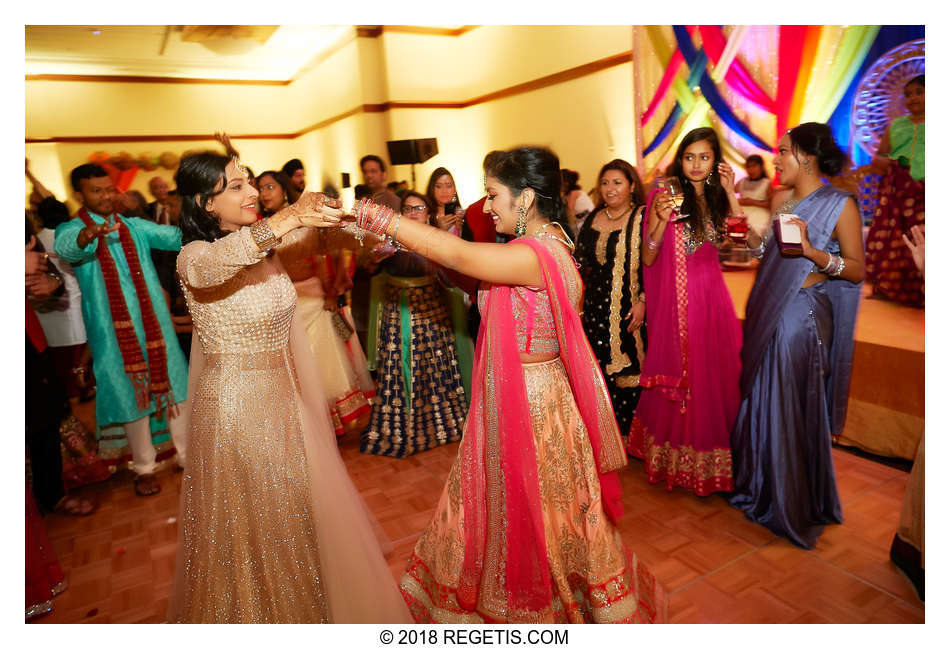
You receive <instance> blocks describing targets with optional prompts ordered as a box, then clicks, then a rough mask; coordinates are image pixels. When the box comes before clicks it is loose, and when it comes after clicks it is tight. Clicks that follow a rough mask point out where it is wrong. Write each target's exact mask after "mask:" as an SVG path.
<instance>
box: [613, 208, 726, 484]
mask: <svg viewBox="0 0 950 649" xmlns="http://www.w3.org/2000/svg"><path fill="white" fill-rule="evenodd" d="M647 210H648V211H649V207H648V208H647ZM706 225H707V227H706V229H705V231H704V232H703V233H695V236H691V231H690V228H689V226H688V225H687V224H686V223H683V222H680V223H674V224H672V225H670V226H669V227H668V229H667V232H666V236H665V237H664V239H663V244H662V248H661V249H660V253H659V256H658V257H657V259H656V261H655V262H654V263H653V265H652V266H646V267H644V284H645V286H646V302H647V328H648V329H647V330H648V331H649V332H650V347H649V348H648V349H647V354H646V358H645V360H644V363H643V374H642V376H641V378H640V385H641V386H642V387H643V393H642V396H641V397H640V403H639V405H638V407H637V414H636V416H635V417H634V420H633V424H632V426H631V428H630V435H629V436H628V438H627V452H628V453H630V454H631V455H634V456H636V457H639V458H641V459H643V461H644V465H645V469H646V472H647V475H648V476H649V480H650V482H651V483H658V482H663V483H665V484H666V487H667V489H668V490H670V491H672V489H673V487H674V486H679V487H686V488H687V489H692V490H693V491H694V492H695V493H696V494H697V495H699V496H706V495H708V494H710V493H712V492H714V491H732V487H733V481H732V454H731V450H730V447H729V437H730V434H731V432H732V425H733V423H735V418H736V413H737V412H738V409H739V374H740V371H741V364H740V361H739V352H740V350H741V348H742V331H741V329H740V327H739V320H738V318H737V317H736V313H735V307H734V306H733V304H732V298H731V297H730V296H729V291H728V290H727V288H726V283H725V281H724V280H723V276H722V271H721V270H720V268H719V255H718V251H717V249H716V247H715V245H714V241H715V239H716V233H715V230H713V228H712V224H711V223H710V222H709V221H708V220H707V221H706ZM645 228H646V220H644V231H645Z"/></svg>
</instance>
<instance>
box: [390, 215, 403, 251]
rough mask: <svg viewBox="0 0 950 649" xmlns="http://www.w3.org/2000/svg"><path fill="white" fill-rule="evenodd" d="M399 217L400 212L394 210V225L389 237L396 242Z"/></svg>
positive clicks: (400, 216)
mask: <svg viewBox="0 0 950 649" xmlns="http://www.w3.org/2000/svg"><path fill="white" fill-rule="evenodd" d="M401 218H402V212H396V225H394V226H393V233H392V235H390V237H389V238H390V240H391V241H392V242H393V243H396V233H397V232H399V220H400V219H401Z"/></svg>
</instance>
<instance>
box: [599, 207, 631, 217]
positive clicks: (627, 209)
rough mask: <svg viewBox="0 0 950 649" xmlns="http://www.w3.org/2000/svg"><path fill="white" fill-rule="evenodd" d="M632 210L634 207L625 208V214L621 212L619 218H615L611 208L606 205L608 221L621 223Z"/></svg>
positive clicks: (605, 211) (605, 210)
mask: <svg viewBox="0 0 950 649" xmlns="http://www.w3.org/2000/svg"><path fill="white" fill-rule="evenodd" d="M631 209H633V205H628V206H627V207H625V208H623V212H621V213H620V215H619V216H614V215H613V214H611V213H610V208H609V207H607V206H606V205H604V213H605V214H606V215H607V220H608V221H619V220H620V219H622V218H623V217H624V215H625V214H626V213H627V212H628V211H630V210H631Z"/></svg>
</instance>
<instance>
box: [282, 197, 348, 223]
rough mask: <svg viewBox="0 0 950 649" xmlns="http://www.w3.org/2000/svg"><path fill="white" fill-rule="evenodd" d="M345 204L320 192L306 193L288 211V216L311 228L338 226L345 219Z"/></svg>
mask: <svg viewBox="0 0 950 649" xmlns="http://www.w3.org/2000/svg"><path fill="white" fill-rule="evenodd" d="M342 208H343V202H342V201H340V199H338V198H330V197H329V196H327V195H325V194H321V193H319V192H304V193H303V194H302V195H301V196H300V198H299V199H297V202H295V203H294V204H293V205H291V206H290V207H288V208H287V209H286V213H287V214H286V216H287V217H288V218H292V219H295V220H296V222H297V223H298V224H299V225H302V226H306V227H311V228H327V227H332V226H337V225H339V224H340V221H341V219H342V218H343V209H342Z"/></svg>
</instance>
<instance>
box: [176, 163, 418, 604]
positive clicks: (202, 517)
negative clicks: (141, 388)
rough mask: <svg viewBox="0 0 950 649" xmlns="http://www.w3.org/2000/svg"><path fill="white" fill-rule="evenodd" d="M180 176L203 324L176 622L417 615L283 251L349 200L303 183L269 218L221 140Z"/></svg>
mask: <svg viewBox="0 0 950 649" xmlns="http://www.w3.org/2000/svg"><path fill="white" fill-rule="evenodd" d="M176 182H177V185H178V189H179V191H180V192H181V195H182V203H183V209H182V217H181V220H182V229H183V231H184V232H185V239H186V240H188V241H190V243H187V244H186V245H185V246H184V247H183V248H182V252H181V254H180V255H179V257H178V272H179V276H180V277H181V282H182V286H183V288H184V293H185V298H186V299H187V301H188V308H189V310H190V312H191V315H192V319H193V321H194V327H195V331H196V333H197V334H198V336H197V339H196V340H195V342H194V344H193V345H192V354H191V365H190V375H189V382H188V393H189V395H190V399H191V401H190V403H191V404H193V407H192V408H191V409H190V412H188V413H187V414H188V415H189V416H190V422H191V424H190V430H189V438H188V443H189V455H188V458H189V460H188V463H187V465H186V466H185V473H184V476H183V478H182V490H181V493H182V497H181V507H180V511H181V514H180V517H179V521H180V528H179V542H178V555H177V560H176V567H175V579H174V585H173V590H172V594H171V597H170V599H169V610H168V619H169V621H172V622H370V621H372V622H405V621H408V619H409V616H408V611H407V610H406V605H405V603H404V602H403V601H402V598H401V597H400V595H399V592H398V590H397V589H396V587H395V583H394V582H393V580H392V575H391V574H390V573H389V569H388V567H387V566H386V563H385V561H384V560H383V556H382V552H381V550H380V547H379V543H378V542H377V540H376V537H375V536H374V532H373V527H372V523H371V521H370V520H369V519H368V517H367V514H366V512H367V511H368V510H367V509H366V506H365V504H364V503H363V502H362V499H361V498H360V496H359V494H358V492H357V491H356V489H355V488H354V486H353V484H352V483H351V482H350V480H349V477H348V476H347V473H346V468H345V467H344V465H343V462H342V460H341V459H340V455H339V452H338V451H337V448H336V442H335V439H334V435H333V430H332V427H331V424H330V417H329V412H328V409H327V402H326V397H325V394H324V391H323V388H322V386H321V382H320V379H319V377H318V375H317V374H316V372H315V368H314V364H313V362H312V361H311V360H310V359H311V356H310V353H311V352H310V346H309V343H308V342H307V340H306V337H305V336H304V334H303V331H302V328H301V325H300V321H299V318H298V316H297V314H296V293H295V291H294V287H293V284H292V283H291V280H290V278H289V277H288V276H287V274H286V272H285V271H284V270H283V266H282V264H281V261H280V258H279V257H276V256H274V255H270V254H269V252H270V251H271V249H273V248H286V247H288V246H290V245H291V244H293V243H294V242H296V241H297V240H299V239H300V238H301V237H302V236H304V235H305V234H306V232H307V230H308V229H310V228H317V227H326V226H330V225H334V224H336V223H338V222H339V220H340V215H341V211H340V210H339V209H338V208H339V205H340V204H339V202H338V201H336V200H334V199H330V198H326V197H324V196H323V195H321V194H313V193H305V194H304V195H303V196H302V197H301V198H300V200H299V201H297V202H296V203H295V204H294V205H292V206H290V207H287V208H284V209H283V210H281V211H279V212H278V213H277V214H275V215H274V216H272V217H270V218H268V219H264V220H262V221H257V220H256V219H257V214H256V211H255V207H256V202H257V190H255V189H254V188H253V187H251V186H250V184H249V183H248V177H247V174H246V172H245V171H244V170H243V168H242V167H241V166H240V163H238V161H237V160H236V159H228V158H226V157H224V156H221V155H217V154H214V153H201V154H195V155H191V156H185V157H184V158H183V159H182V161H181V166H180V167H179V169H178V173H177V175H176ZM238 594H240V596H238ZM370 600H372V601H373V607H371V608H370V607H367V606H366V604H365V603H366V602H367V601H370Z"/></svg>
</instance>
